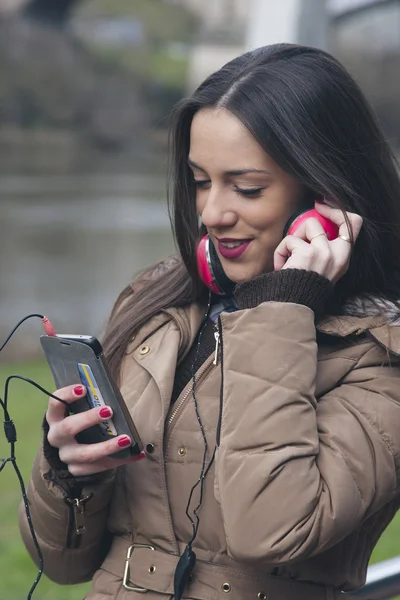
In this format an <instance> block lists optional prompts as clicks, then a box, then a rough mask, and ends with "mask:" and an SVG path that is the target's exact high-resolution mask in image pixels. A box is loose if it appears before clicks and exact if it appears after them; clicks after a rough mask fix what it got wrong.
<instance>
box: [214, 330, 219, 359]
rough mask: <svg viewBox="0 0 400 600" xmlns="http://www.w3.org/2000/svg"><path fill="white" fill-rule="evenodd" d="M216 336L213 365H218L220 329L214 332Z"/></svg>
mask: <svg viewBox="0 0 400 600" xmlns="http://www.w3.org/2000/svg"><path fill="white" fill-rule="evenodd" d="M214 338H215V352H214V360H213V365H217V364H218V346H219V332H218V331H215V332H214Z"/></svg>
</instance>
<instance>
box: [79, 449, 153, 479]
mask: <svg viewBox="0 0 400 600" xmlns="http://www.w3.org/2000/svg"><path fill="white" fill-rule="evenodd" d="M144 458H146V454H145V452H141V453H140V454H139V455H138V456H132V457H131V458H126V459H120V458H104V459H103V460H98V461H95V462H92V463H72V464H70V465H68V471H69V472H70V473H71V475H74V477H78V476H80V475H94V474H95V473H102V472H103V471H110V470H112V469H115V468H117V467H121V466H123V465H130V464H132V463H135V462H139V461H141V460H143V459H144Z"/></svg>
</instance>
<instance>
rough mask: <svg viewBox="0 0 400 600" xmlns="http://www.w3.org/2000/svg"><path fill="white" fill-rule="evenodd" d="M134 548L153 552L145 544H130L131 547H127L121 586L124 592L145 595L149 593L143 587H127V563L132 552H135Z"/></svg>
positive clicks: (151, 548)
mask: <svg viewBox="0 0 400 600" xmlns="http://www.w3.org/2000/svg"><path fill="white" fill-rule="evenodd" d="M135 548H148V549H149V550H154V548H153V546H148V545H147V544H132V546H129V548H128V551H127V553H126V557H125V568H124V576H123V579H122V585H123V587H124V588H125V589H126V590H128V592H139V593H140V594H145V593H146V592H148V591H149V590H148V589H146V588H143V587H137V586H132V585H128V584H129V561H130V559H131V556H132V552H133V551H134V550H135Z"/></svg>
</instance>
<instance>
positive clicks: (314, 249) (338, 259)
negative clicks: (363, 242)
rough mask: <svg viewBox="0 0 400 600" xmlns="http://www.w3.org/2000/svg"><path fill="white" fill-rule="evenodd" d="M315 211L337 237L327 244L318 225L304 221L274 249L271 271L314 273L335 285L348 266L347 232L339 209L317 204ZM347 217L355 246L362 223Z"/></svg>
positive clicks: (348, 235) (317, 222) (349, 245)
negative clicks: (336, 231)
mask: <svg viewBox="0 0 400 600" xmlns="http://www.w3.org/2000/svg"><path fill="white" fill-rule="evenodd" d="M315 209H316V210H317V211H318V212H319V213H320V214H321V215H323V216H324V217H326V218H327V219H329V220H330V221H332V222H333V223H335V224H336V225H337V226H338V227H339V234H338V237H337V238H336V239H335V240H332V241H329V240H328V238H327V236H326V234H325V232H324V229H323V227H322V225H321V223H320V222H319V221H318V220H317V219H313V218H310V219H307V220H306V221H305V222H304V224H303V225H302V226H301V227H299V229H298V230H297V231H296V232H295V233H294V234H293V235H288V236H286V237H285V238H284V239H283V240H282V241H281V243H280V244H279V246H278V247H277V248H276V250H275V254H274V269H275V271H280V270H281V269H305V270H306V271H315V272H316V273H318V274H319V275H322V276H323V277H326V278H327V279H329V281H331V282H332V283H336V282H337V281H338V280H339V279H340V278H341V277H343V275H344V274H345V273H346V271H347V269H348V266H349V263H350V256H351V251H352V248H353V245H352V243H351V241H350V238H351V233H350V232H349V229H348V226H347V223H346V221H345V218H344V215H343V213H342V211H341V210H340V209H338V208H333V207H331V206H328V205H327V204H321V203H318V202H317V203H316V204H315ZM347 217H348V219H349V223H350V226H351V230H352V235H353V242H354V243H355V242H356V240H357V237H358V235H359V233H360V230H361V227H362V223H363V220H362V218H361V217H360V216H359V215H356V214H355V213H349V212H348V213H347ZM341 236H342V237H341ZM348 240H349V241H348Z"/></svg>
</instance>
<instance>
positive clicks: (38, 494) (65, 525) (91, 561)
mask: <svg viewBox="0 0 400 600" xmlns="http://www.w3.org/2000/svg"><path fill="white" fill-rule="evenodd" d="M114 477H115V471H109V472H108V474H107V475H105V476H104V477H103V479H102V482H101V483H99V484H97V485H96V486H87V487H84V488H83V489H82V491H81V494H80V497H82V498H84V499H85V498H88V500H87V501H86V502H85V500H84V522H85V526H86V531H85V533H83V534H82V535H79V536H77V535H76V533H75V522H74V508H73V505H72V504H71V503H67V502H66V501H65V499H66V498H67V494H66V492H65V491H64V490H62V489H61V488H60V487H59V486H58V485H56V484H55V483H54V482H53V481H52V470H51V468H50V466H49V464H48V463H47V460H46V459H45V458H44V456H43V452H42V451H40V452H39V453H38V455H37V456H36V459H35V462H34V465H33V469H32V475H31V479H30V482H29V485H28V489H27V495H28V500H29V506H30V512H31V517H32V523H33V527H34V529H35V533H36V536H37V539H38V542H39V545H40V548H41V550H42V553H43V559H44V572H45V574H46V575H47V576H48V577H49V578H50V579H52V580H53V581H55V582H57V583H59V584H75V583H81V582H84V581H89V580H90V579H91V577H92V576H93V573H94V572H95V570H96V569H97V568H98V567H99V565H100V564H101V561H102V559H103V558H104V552H105V550H106V548H105V544H106V526H107V516H108V506H109V503H110V499H111V495H112V491H113V487H114ZM70 500H73V498H71V499H70ZM19 524H20V530H21V535H22V539H23V541H24V543H25V545H26V547H27V549H28V551H29V554H30V555H31V557H32V559H33V560H34V562H36V563H38V556H37V552H36V548H35V546H34V544H33V540H32V537H31V533H30V530H29V526H28V521H27V518H26V514H25V508H24V504H23V503H21V505H20V507H19Z"/></svg>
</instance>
